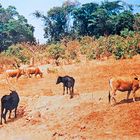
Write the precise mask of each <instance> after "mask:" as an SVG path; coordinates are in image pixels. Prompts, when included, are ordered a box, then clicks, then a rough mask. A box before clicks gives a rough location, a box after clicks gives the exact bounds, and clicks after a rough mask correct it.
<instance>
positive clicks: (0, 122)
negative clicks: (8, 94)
mask: <svg viewBox="0 0 140 140" xmlns="http://www.w3.org/2000/svg"><path fill="white" fill-rule="evenodd" d="M0 117H1V118H0V124H2V117H3V105H2V100H1V116H0Z"/></svg>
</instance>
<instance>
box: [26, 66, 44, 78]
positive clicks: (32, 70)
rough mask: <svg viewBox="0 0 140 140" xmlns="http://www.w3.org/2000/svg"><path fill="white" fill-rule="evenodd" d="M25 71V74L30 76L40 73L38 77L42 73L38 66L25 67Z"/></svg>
mask: <svg viewBox="0 0 140 140" xmlns="http://www.w3.org/2000/svg"><path fill="white" fill-rule="evenodd" d="M25 73H26V75H27V76H28V77H29V78H31V75H33V74H34V75H35V77H36V76H37V75H40V77H41V78H42V76H43V73H42V72H41V70H40V69H39V68H38V67H28V68H26V69H25Z"/></svg>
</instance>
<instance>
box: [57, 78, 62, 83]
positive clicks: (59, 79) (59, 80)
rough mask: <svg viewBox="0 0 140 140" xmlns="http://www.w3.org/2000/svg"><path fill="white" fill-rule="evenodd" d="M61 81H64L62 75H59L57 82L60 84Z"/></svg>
mask: <svg viewBox="0 0 140 140" xmlns="http://www.w3.org/2000/svg"><path fill="white" fill-rule="evenodd" d="M61 82H62V77H61V76H59V77H58V78H57V81H56V84H59V83H61Z"/></svg>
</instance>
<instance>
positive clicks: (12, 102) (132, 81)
mask: <svg viewBox="0 0 140 140" xmlns="http://www.w3.org/2000/svg"><path fill="white" fill-rule="evenodd" d="M5 74H6V78H7V79H8V78H9V77H12V78H13V77H15V78H16V80H18V78H19V77H20V76H21V75H25V76H27V77H28V78H31V76H32V75H35V77H36V76H37V75H39V76H40V77H41V78H42V77H43V72H41V70H40V69H39V67H33V66H28V67H22V68H18V69H13V70H6V71H5ZM59 83H62V84H63V95H64V94H65V89H66V90H67V91H66V92H67V94H68V92H69V94H70V99H71V98H73V96H74V85H75V79H74V78H73V77H71V76H68V75H66V76H63V77H62V76H58V78H57V79H56V84H59ZM109 87H110V89H109V95H108V99H109V103H111V104H113V105H115V104H116V99H115V95H116V91H121V92H125V91H127V92H128V93H127V98H126V100H128V98H129V95H130V93H131V92H132V94H133V101H134V102H135V92H136V91H137V90H138V89H139V87H140V86H139V79H138V77H137V76H135V77H133V78H128V77H125V78H124V77H113V78H111V79H109ZM19 101H20V99H19V95H18V93H17V92H16V91H13V90H11V92H10V94H9V95H4V96H3V97H2V98H1V121H0V124H2V119H4V122H5V123H6V114H7V112H8V111H9V118H10V117H11V112H12V110H15V118H16V111H17V107H18V103H19Z"/></svg>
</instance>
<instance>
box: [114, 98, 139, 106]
mask: <svg viewBox="0 0 140 140" xmlns="http://www.w3.org/2000/svg"><path fill="white" fill-rule="evenodd" d="M135 100H136V102H139V101H140V97H136V98H135ZM132 102H133V98H131V99H128V100H126V99H123V100H121V101H120V102H118V103H116V105H119V104H126V103H132Z"/></svg>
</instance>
